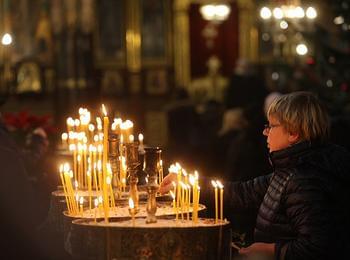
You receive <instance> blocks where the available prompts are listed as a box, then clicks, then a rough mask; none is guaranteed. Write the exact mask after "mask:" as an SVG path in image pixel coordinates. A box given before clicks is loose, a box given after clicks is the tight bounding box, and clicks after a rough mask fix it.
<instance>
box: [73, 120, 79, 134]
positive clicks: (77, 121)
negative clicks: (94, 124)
mask: <svg viewBox="0 0 350 260" xmlns="http://www.w3.org/2000/svg"><path fill="white" fill-rule="evenodd" d="M74 126H75V131H76V132H80V120H79V119H75V120H74Z"/></svg>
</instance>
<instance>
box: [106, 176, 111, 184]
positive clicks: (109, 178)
mask: <svg viewBox="0 0 350 260" xmlns="http://www.w3.org/2000/svg"><path fill="white" fill-rule="evenodd" d="M111 182H112V181H111V177H109V176H107V177H106V184H107V185H111Z"/></svg>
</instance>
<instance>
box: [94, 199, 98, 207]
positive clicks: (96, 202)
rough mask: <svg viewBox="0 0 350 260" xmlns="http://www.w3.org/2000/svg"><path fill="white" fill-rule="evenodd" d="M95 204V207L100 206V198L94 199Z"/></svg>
mask: <svg viewBox="0 0 350 260" xmlns="http://www.w3.org/2000/svg"><path fill="white" fill-rule="evenodd" d="M94 205H95V208H97V207H98V198H96V199H94Z"/></svg>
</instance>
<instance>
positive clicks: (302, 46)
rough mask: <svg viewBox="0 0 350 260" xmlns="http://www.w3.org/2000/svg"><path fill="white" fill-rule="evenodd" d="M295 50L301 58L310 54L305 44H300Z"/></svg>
mask: <svg viewBox="0 0 350 260" xmlns="http://www.w3.org/2000/svg"><path fill="white" fill-rule="evenodd" d="M295 50H296V52H297V54H298V55H301V56H303V55H305V54H307V52H308V49H307V46H306V45H305V44H303V43H300V44H298V45H297V47H296V49H295Z"/></svg>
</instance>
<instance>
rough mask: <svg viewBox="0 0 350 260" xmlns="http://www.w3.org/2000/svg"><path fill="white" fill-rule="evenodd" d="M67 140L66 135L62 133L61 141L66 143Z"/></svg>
mask: <svg viewBox="0 0 350 260" xmlns="http://www.w3.org/2000/svg"><path fill="white" fill-rule="evenodd" d="M67 139H68V134H67V133H62V140H63V141H67Z"/></svg>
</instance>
